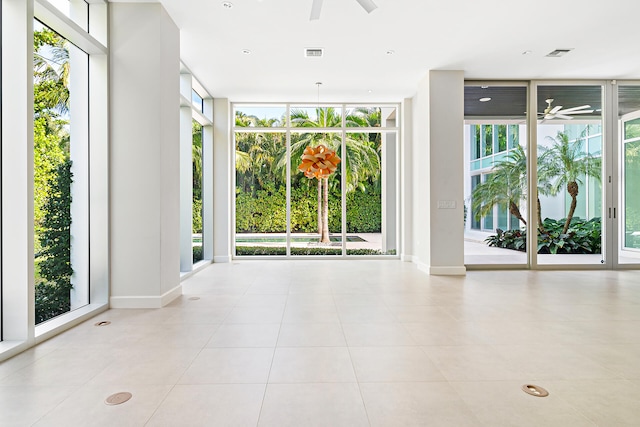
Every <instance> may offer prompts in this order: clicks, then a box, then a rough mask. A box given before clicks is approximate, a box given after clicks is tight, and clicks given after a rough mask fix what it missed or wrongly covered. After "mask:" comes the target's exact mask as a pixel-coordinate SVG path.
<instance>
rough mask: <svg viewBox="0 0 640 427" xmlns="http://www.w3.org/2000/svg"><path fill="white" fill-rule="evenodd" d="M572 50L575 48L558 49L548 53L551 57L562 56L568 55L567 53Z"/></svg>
mask: <svg viewBox="0 0 640 427" xmlns="http://www.w3.org/2000/svg"><path fill="white" fill-rule="evenodd" d="M572 50H573V48H568V49H556V50H554V51H553V52H549V53H547V56H548V57H550V58H560V57H561V56H564V55H566V54H567V53H569V52H571V51H572Z"/></svg>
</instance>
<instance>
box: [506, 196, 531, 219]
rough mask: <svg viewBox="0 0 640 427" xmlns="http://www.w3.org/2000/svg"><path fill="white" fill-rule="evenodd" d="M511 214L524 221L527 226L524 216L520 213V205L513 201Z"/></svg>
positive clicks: (510, 206)
mask: <svg viewBox="0 0 640 427" xmlns="http://www.w3.org/2000/svg"><path fill="white" fill-rule="evenodd" d="M509 212H510V213H511V215H513V216H515V217H516V218H518V219H519V220H520V221H522V223H523V224H524V225H527V221H526V220H525V219H524V218H523V217H522V214H521V213H520V209H519V208H518V205H516V203H515V202H514V201H513V200H512V201H510V202H509Z"/></svg>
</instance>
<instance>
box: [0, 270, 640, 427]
mask: <svg viewBox="0 0 640 427" xmlns="http://www.w3.org/2000/svg"><path fill="white" fill-rule="evenodd" d="M183 293H184V295H183V296H182V297H181V298H179V299H177V300H175V301H174V302H172V303H171V304H170V305H169V306H167V307H165V308H163V309H157V310H125V309H119V310H109V311H107V312H105V313H103V314H101V315H99V316H98V317H96V318H94V319H91V320H90V321H87V322H85V323H84V324H81V325H79V326H77V327H75V328H73V329H71V330H69V331H67V332H65V333H63V334H61V335H59V336H57V337H54V338H52V339H50V340H49V341H46V342H44V343H42V344H40V345H39V346H38V347H36V348H33V349H31V350H28V351H26V352H24V353H22V354H20V355H18V356H16V357H14V358H13V359H9V360H7V361H5V362H3V363H0V425H2V426H3V427H4V426H30V425H37V426H65V427H67V426H88V425H90V426H97V425H104V426H116V425H117V426H125V425H126V426H145V425H148V426H316V425H317V426H332V427H333V426H360V425H363V426H396V425H428V426H440V425H442V426H503V425H531V426H533V425H544V426H583V425H584V426H594V425H600V426H611V425H638V423H639V420H640V405H638V404H637V402H639V401H640V364H639V363H638V360H639V359H640V272H638V271H619V272H613V271H471V272H468V274H467V276H466V277H443V276H428V275H426V274H424V273H422V272H420V271H418V270H417V268H416V266H415V265H413V264H410V263H404V262H401V261H396V260H358V261H342V260H329V261H327V260H293V261H283V260H277V261H270V260H268V261H242V262H233V263H228V264H214V265H211V266H210V267H208V268H207V269H205V270H203V271H201V272H199V273H198V274H196V275H194V276H192V277H191V278H189V279H188V280H186V281H185V282H183ZM193 296H198V297H199V299H197V300H192V299H190V297H193ZM97 320H109V321H111V322H112V323H111V325H109V326H108V327H102V328H96V327H94V326H93V324H94V323H95V322H96V321H97ZM525 383H533V384H538V385H540V386H542V387H544V388H546V389H547V390H549V392H550V395H549V397H546V398H537V397H533V396H529V395H527V394H525V393H524V392H522V391H521V389H520V387H521V385H522V384H525ZM120 391H129V392H131V393H133V398H132V399H131V400H130V401H128V402H126V403H124V404H122V405H119V406H107V405H105V404H104V399H106V397H108V396H109V395H111V394H113V393H116V392H120Z"/></svg>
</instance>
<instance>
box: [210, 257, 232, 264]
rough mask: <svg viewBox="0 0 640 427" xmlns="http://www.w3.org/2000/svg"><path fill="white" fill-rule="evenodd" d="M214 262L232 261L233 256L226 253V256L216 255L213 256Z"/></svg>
mask: <svg viewBox="0 0 640 427" xmlns="http://www.w3.org/2000/svg"><path fill="white" fill-rule="evenodd" d="M213 262H219V263H223V262H231V257H230V256H229V255H226V256H214V257H213Z"/></svg>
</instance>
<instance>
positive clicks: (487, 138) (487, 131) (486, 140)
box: [482, 125, 493, 157]
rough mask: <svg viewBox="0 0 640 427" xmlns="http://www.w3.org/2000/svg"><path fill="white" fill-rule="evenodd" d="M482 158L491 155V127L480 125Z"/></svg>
mask: <svg viewBox="0 0 640 427" xmlns="http://www.w3.org/2000/svg"><path fill="white" fill-rule="evenodd" d="M482 137H483V139H482V142H483V145H482V146H483V151H482V157H486V156H490V155H491V154H492V153H493V126H491V125H482Z"/></svg>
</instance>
